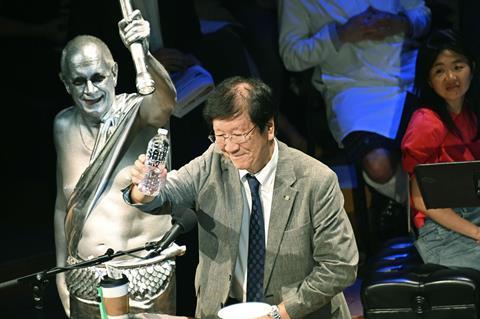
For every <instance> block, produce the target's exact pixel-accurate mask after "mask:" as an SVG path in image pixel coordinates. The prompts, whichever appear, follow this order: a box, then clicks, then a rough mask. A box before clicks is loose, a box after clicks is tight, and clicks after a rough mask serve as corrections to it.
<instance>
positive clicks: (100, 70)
mask: <svg viewBox="0 0 480 319" xmlns="http://www.w3.org/2000/svg"><path fill="white" fill-rule="evenodd" d="M67 64H68V67H67V71H66V74H65V75H64V77H65V78H64V83H65V87H66V89H67V91H68V93H69V94H70V95H71V96H72V99H73V101H74V103H75V105H76V106H77V107H79V108H80V110H81V111H82V113H83V114H84V115H85V116H86V117H87V118H88V119H91V120H93V121H98V120H100V119H101V118H102V116H103V115H104V114H105V113H106V112H107V111H108V110H109V109H110V107H111V106H112V104H113V102H114V99H115V85H116V82H117V66H116V64H113V66H112V64H110V63H108V61H107V60H106V59H105V56H104V54H103V53H102V52H101V49H99V48H98V47H97V46H94V45H88V46H86V47H83V48H81V49H78V50H77V51H75V52H73V53H71V54H70V58H69V60H68V61H67Z"/></svg>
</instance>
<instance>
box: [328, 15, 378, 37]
mask: <svg viewBox="0 0 480 319" xmlns="http://www.w3.org/2000/svg"><path fill="white" fill-rule="evenodd" d="M372 19H373V13H372V11H371V9H370V8H368V9H367V10H365V11H363V12H361V13H359V14H357V15H354V16H353V17H351V18H350V19H348V21H347V22H346V23H344V24H343V25H337V34H338V38H339V39H340V41H341V42H343V43H348V42H350V43H355V42H360V41H363V40H366V39H368V36H369V35H370V34H373V33H374V32H375V24H374V23H373V22H374V21H373V20H372Z"/></svg>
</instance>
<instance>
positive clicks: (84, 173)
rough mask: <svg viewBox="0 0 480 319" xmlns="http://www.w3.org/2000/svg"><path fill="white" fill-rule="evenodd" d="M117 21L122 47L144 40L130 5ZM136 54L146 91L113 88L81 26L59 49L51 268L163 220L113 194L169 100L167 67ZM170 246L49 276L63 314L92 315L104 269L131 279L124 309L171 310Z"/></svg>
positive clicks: (101, 53) (103, 58) (160, 226)
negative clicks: (60, 93) (163, 251)
mask: <svg viewBox="0 0 480 319" xmlns="http://www.w3.org/2000/svg"><path fill="white" fill-rule="evenodd" d="M117 28H118V29H119V30H120V37H121V38H122V40H123V42H124V44H125V46H127V47H130V44H131V43H133V42H137V41H146V39H147V37H148V35H149V24H148V22H147V21H145V20H143V19H142V17H141V15H140V12H139V11H135V12H134V13H133V14H132V15H131V16H129V17H128V18H127V19H125V20H122V21H121V22H120V23H119V25H118V26H117ZM112 32H113V30H112ZM144 44H145V43H144ZM144 47H145V48H147V47H148V45H144ZM145 62H146V65H147V67H148V70H149V72H150V74H151V76H152V78H153V80H154V81H155V91H154V92H153V93H152V94H151V95H147V96H140V95H138V94H118V95H116V94H115V85H116V81H117V75H118V72H119V68H120V67H119V66H118V64H117V63H116V62H115V61H114V60H113V57H112V55H111V52H110V50H109V49H108V47H107V46H106V45H105V43H104V42H102V41H101V40H100V39H98V38H96V37H93V36H89V35H81V36H77V37H75V38H73V39H72V40H71V41H69V42H68V43H67V45H66V46H65V48H64V49H63V52H62V56H61V79H62V82H63V84H64V85H65V88H66V90H67V92H68V93H69V94H70V95H71V97H72V99H73V102H74V104H75V105H74V106H71V107H68V108H66V109H64V110H62V111H61V112H59V113H58V114H57V116H56V117H55V121H54V141H55V147H56V151H57V198H56V203H55V243H56V252H57V264H58V266H60V267H62V266H65V265H74V264H76V263H78V262H80V261H83V260H88V259H90V258H92V257H97V256H100V255H103V254H105V253H106V251H107V250H108V249H113V250H114V251H117V250H127V249H131V248H136V247H141V246H143V245H144V244H145V243H147V242H149V241H154V240H159V239H160V238H162V236H163V235H164V234H165V233H166V231H167V230H168V229H169V228H170V227H171V223H170V216H168V215H159V216H153V215H152V216H147V215H144V214H139V211H138V210H137V209H136V208H134V207H131V206H128V205H126V204H125V203H124V202H123V200H122V197H121V196H119V194H120V189H122V188H124V187H125V186H127V185H128V183H129V178H128V176H127V175H128V166H129V164H130V163H131V162H132V161H133V160H134V158H135V157H136V154H138V152H140V151H141V150H145V148H146V145H147V143H148V140H149V139H150V138H151V137H152V136H153V135H154V134H155V128H157V127H161V126H164V125H165V124H166V123H167V122H168V119H169V116H170V114H171V112H172V109H173V106H174V103H175V89H174V87H173V84H172V83H171V81H170V78H169V76H168V73H167V71H166V70H165V69H164V68H163V66H162V65H161V64H160V63H159V62H158V61H157V60H155V58H154V57H153V56H152V55H151V54H150V53H149V52H148V51H147V52H145ZM132 156H133V157H132ZM126 174H127V175H126ZM152 225H155V226H154V227H152ZM143 253H145V254H146V253H147V252H143ZM170 253H171V254H170V255H167V257H166V258H165V256H161V255H160V256H158V257H156V258H152V259H148V260H144V258H142V256H138V257H134V256H127V257H126V258H118V260H115V261H112V262H110V263H109V265H108V267H106V266H105V264H102V265H98V266H91V267H87V268H79V269H74V270H70V271H68V272H65V273H61V274H59V275H57V287H58V292H59V295H60V298H61V300H62V303H63V305H64V308H65V311H66V313H67V314H69V315H70V317H71V318H100V310H99V306H98V302H97V286H98V284H99V282H100V280H101V279H102V277H103V276H105V275H106V274H107V268H108V269H109V270H111V271H118V272H120V273H122V274H124V275H126V276H127V278H128V279H129V280H130V284H129V296H130V311H131V313H137V312H151V311H153V312H160V313H168V314H175V276H174V274H175V260H174V256H175V255H178V254H180V253H182V249H181V248H180V247H178V246H174V247H172V251H171V252H170ZM139 255H141V253H139ZM159 279H161V280H159ZM147 282H148V283H149V285H148V286H146V283H147Z"/></svg>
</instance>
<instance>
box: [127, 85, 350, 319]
mask: <svg viewBox="0 0 480 319" xmlns="http://www.w3.org/2000/svg"><path fill="white" fill-rule="evenodd" d="M204 117H205V119H206V120H207V122H208V124H209V125H210V126H211V127H212V134H211V135H210V139H211V140H212V142H213V143H212V145H211V146H210V147H209V148H208V150H207V151H206V152H205V153H203V154H202V155H201V156H199V157H197V158H195V159H193V160H192V161H191V162H190V163H188V164H186V165H185V166H183V167H182V168H180V169H179V170H178V171H176V170H174V171H171V172H169V173H168V174H167V173H166V171H165V172H164V173H165V174H167V176H166V183H165V186H164V187H163V188H162V191H161V192H160V194H159V195H158V196H156V197H149V196H146V195H144V194H142V193H141V192H140V191H139V190H138V187H137V185H138V183H139V182H140V180H141V179H142V178H143V176H144V174H145V165H144V161H145V155H144V154H141V155H140V156H139V158H138V159H137V160H136V161H135V166H134V167H133V168H132V171H131V177H132V184H131V186H130V187H129V188H127V189H125V190H124V199H125V201H126V202H127V203H129V204H131V205H135V206H138V207H139V208H140V209H141V210H143V211H145V212H147V213H153V212H156V211H157V210H155V209H156V208H158V207H159V206H162V205H163V204H165V203H167V202H169V203H172V204H174V205H175V204H177V205H179V204H181V205H190V206H195V208H196V212H197V216H198V240H199V242H198V244H199V264H198V268H197V272H196V277H195V288H196V293H197V307H196V317H197V318H202V319H203V318H216V316H217V312H218V311H219V310H220V309H221V308H222V307H225V306H226V305H228V304H231V303H234V302H247V301H260V302H264V303H268V304H270V305H272V310H271V312H270V314H269V316H270V317H273V318H275V319H278V318H282V319H287V318H350V313H349V310H348V307H347V304H346V302H345V298H344V296H343V293H342V291H343V290H344V289H345V288H346V287H348V286H349V285H351V284H352V283H353V282H354V281H355V278H356V271H357V263H358V250H357V246H356V242H355V238H354V234H353V230H352V227H351V224H350V222H349V220H348V216H347V214H346V213H345V210H344V208H343V196H342V193H341V191H340V188H339V184H338V180H337V177H336V175H335V174H334V172H333V171H332V170H331V169H329V168H328V167H327V166H325V165H324V164H322V163H321V162H319V161H318V160H316V159H314V158H311V157H309V156H307V155H306V154H304V153H302V152H300V151H298V150H295V149H292V148H289V147H288V146H287V145H285V144H283V143H282V142H280V141H278V140H277V139H276V138H275V126H276V125H275V118H276V107H275V105H274V103H273V102H272V95H271V90H270V88H269V87H268V86H267V85H265V84H264V83H263V82H261V81H260V80H257V79H247V78H241V77H233V78H229V79H226V80H225V81H223V82H222V83H221V84H220V85H219V86H218V87H217V88H216V90H215V92H214V93H212V95H211V96H210V97H209V99H208V101H207V103H206V105H205V108H204ZM267 317H268V316H267Z"/></svg>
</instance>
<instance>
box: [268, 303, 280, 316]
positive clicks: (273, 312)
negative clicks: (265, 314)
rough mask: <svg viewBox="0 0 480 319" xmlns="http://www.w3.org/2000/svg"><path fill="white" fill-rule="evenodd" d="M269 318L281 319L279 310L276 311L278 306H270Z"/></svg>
mask: <svg viewBox="0 0 480 319" xmlns="http://www.w3.org/2000/svg"><path fill="white" fill-rule="evenodd" d="M269 316H270V317H272V318H273V319H282V316H280V309H278V306H272V309H271V310H270V313H269Z"/></svg>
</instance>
